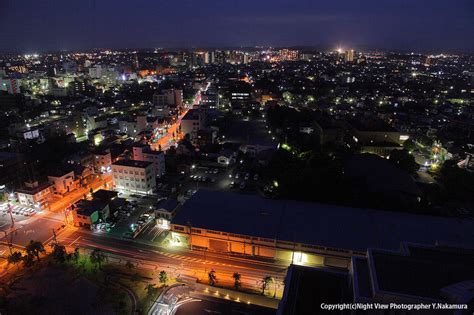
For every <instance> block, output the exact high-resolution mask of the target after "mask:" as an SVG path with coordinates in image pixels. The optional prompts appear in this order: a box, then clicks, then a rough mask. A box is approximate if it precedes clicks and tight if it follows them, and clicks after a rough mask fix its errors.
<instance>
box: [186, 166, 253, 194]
mask: <svg viewBox="0 0 474 315" xmlns="http://www.w3.org/2000/svg"><path fill="white" fill-rule="evenodd" d="M260 184H261V177H260V175H259V174H258V173H257V172H251V171H246V170H245V169H243V168H242V167H240V165H233V166H230V167H227V168H217V167H199V166H196V167H195V168H194V169H192V171H191V173H190V174H188V176H187V179H186V180H185V181H184V183H183V184H182V193H183V194H184V195H185V196H186V197H188V198H189V197H191V196H192V195H193V194H194V193H195V192H196V191H197V190H198V189H201V188H204V189H211V190H231V191H235V192H241V193H250V192H254V191H256V190H257V189H258V187H259V185H260Z"/></svg>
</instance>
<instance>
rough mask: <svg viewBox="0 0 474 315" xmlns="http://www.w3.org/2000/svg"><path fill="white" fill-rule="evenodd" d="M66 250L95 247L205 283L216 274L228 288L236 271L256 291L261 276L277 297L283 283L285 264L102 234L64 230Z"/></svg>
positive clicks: (146, 265)
mask: <svg viewBox="0 0 474 315" xmlns="http://www.w3.org/2000/svg"><path fill="white" fill-rule="evenodd" d="M58 241H59V242H60V243H61V244H63V245H65V246H66V247H68V248H70V249H72V248H75V247H79V248H83V249H86V250H92V249H94V248H99V249H101V250H102V251H103V252H105V253H107V254H108V255H110V256H111V257H116V258H118V259H122V260H123V261H126V260H131V261H134V262H136V263H138V264H139V265H140V267H142V268H149V269H152V270H155V271H158V272H159V271H160V270H166V271H167V272H168V273H169V274H170V276H171V277H179V276H181V277H183V276H185V277H187V278H189V277H191V278H196V279H200V280H204V281H207V277H208V272H209V271H211V270H214V271H215V272H216V276H217V280H218V283H220V284H225V285H228V286H232V285H233V283H234V280H233V278H232V275H233V274H234V272H238V273H240V274H241V276H242V279H241V280H242V285H243V287H246V288H253V289H256V288H258V287H259V286H260V281H261V280H262V278H263V277H265V276H271V277H274V279H276V284H273V285H271V288H270V291H269V292H271V293H272V294H273V293H274V290H275V288H276V289H277V296H280V295H281V290H282V289H283V285H282V283H283V280H284V277H285V275H286V271H287V268H288V264H281V263H277V262H267V261H260V260H256V259H246V258H240V257H234V256H230V255H227V254H219V253H211V252H202V251H194V250H189V249H186V248H168V247H166V248H165V247H161V246H157V245H154V244H146V243H142V242H139V241H136V240H127V239H120V238H114V237H110V236H109V235H107V234H105V233H96V232H91V231H88V230H85V229H76V228H68V230H67V231H66V232H64V233H62V234H61V235H60V236H59V237H58Z"/></svg>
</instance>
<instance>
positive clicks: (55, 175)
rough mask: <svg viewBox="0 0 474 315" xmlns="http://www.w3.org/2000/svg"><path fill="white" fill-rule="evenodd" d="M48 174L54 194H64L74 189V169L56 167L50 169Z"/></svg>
mask: <svg viewBox="0 0 474 315" xmlns="http://www.w3.org/2000/svg"><path fill="white" fill-rule="evenodd" d="M49 174H50V175H49V176H48V181H49V183H50V184H51V185H53V191H54V193H55V194H59V195H64V194H66V193H68V192H70V191H73V190H74V189H76V182H75V181H74V171H70V170H62V169H56V170H54V171H51V172H50V173H49Z"/></svg>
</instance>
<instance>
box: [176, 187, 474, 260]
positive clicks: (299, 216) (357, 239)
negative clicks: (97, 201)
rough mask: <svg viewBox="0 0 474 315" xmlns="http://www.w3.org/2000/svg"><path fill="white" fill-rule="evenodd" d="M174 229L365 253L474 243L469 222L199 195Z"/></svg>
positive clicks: (219, 193)
mask: <svg viewBox="0 0 474 315" xmlns="http://www.w3.org/2000/svg"><path fill="white" fill-rule="evenodd" d="M172 223H173V224H178V225H183V226H187V225H188V224H191V225H192V226H194V227H199V228H205V229H209V230H215V231H224V232H228V233H235V234H240V235H248V236H254V237H264V238H269V239H277V240H283V241H289V242H297V243H302V244H311V245H320V246H327V247H332V248H337V249H344V250H354V251H359V252H365V251H366V250H367V248H383V249H392V250H393V249H398V248H399V246H400V243H401V242H402V241H407V242H415V243H422V244H434V243H436V242H437V241H439V242H446V243H450V242H453V243H458V244H462V243H464V244H474V221H472V220H460V219H455V218H442V217H433V216H421V215H413V214H408V213H396V212H387V211H380V210H369V209H358V208H347V207H339V206H332V205H326V204H320V203H305V202H298V201H288V200H271V199H265V198H262V197H260V196H256V195H246V194H238V193H231V192H222V191H210V190H202V189H201V190H198V191H197V192H196V193H195V194H194V195H193V196H192V197H191V198H190V199H189V200H188V201H187V202H186V203H185V204H184V205H183V207H182V208H181V210H180V211H179V212H178V213H177V215H176V217H175V218H174V220H173V221H172Z"/></svg>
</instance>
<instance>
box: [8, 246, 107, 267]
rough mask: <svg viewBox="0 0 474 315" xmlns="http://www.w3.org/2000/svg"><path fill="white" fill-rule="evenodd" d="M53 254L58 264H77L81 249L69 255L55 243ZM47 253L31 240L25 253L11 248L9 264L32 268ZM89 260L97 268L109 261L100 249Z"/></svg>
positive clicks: (62, 247) (94, 251) (93, 252)
mask: <svg viewBox="0 0 474 315" xmlns="http://www.w3.org/2000/svg"><path fill="white" fill-rule="evenodd" d="M51 247H52V252H51V257H52V258H53V259H54V260H55V261H56V262H58V263H64V262H75V263H77V262H78V261H79V258H80V253H79V248H76V249H75V250H74V252H71V253H68V252H67V251H66V247H65V246H63V245H61V244H59V243H57V242H54V243H52V244H51ZM44 253H46V249H45V247H44V245H43V243H41V242H39V241H34V240H31V241H30V242H29V243H28V244H27V245H26V246H25V251H24V253H22V252H21V251H18V250H15V251H13V250H12V248H11V247H10V254H9V255H8V257H7V262H8V263H9V264H12V265H18V266H19V264H20V263H23V265H24V266H25V267H29V266H32V265H33V264H34V263H35V262H39V261H40V255H41V254H44ZM89 260H90V262H91V263H92V264H94V265H95V266H96V268H97V267H99V268H100V267H101V265H102V264H103V263H104V262H105V261H107V256H106V255H105V254H104V253H103V252H102V251H100V250H99V249H97V248H96V249H94V250H92V252H91V253H90V255H89Z"/></svg>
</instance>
